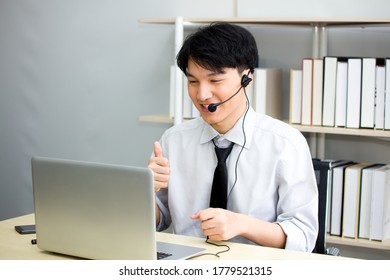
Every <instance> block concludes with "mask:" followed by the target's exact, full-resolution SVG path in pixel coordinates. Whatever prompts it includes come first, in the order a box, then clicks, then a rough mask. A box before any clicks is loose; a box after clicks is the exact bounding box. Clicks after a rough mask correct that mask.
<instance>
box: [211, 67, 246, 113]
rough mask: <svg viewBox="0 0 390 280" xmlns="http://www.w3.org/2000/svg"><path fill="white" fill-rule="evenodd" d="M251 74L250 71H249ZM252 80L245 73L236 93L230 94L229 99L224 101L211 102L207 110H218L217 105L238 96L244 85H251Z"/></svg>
mask: <svg viewBox="0 0 390 280" xmlns="http://www.w3.org/2000/svg"><path fill="white" fill-rule="evenodd" d="M250 72H251V71H250ZM248 74H249V73H248ZM251 81H252V79H251V78H250V77H249V76H248V75H243V76H242V78H241V87H240V88H239V89H238V90H237V92H236V93H235V94H233V95H232V96H230V97H229V98H228V99H226V100H225V101H222V102H218V103H212V104H210V105H209V106H208V107H207V110H209V112H211V113H213V112H215V111H216V110H217V107H218V106H219V105H222V104H223V103H225V102H228V101H229V100H230V99H232V98H233V97H234V96H236V95H237V94H238V93H239V92H240V90H241V89H242V88H243V87H244V88H245V87H246V86H247V85H249V83H250V82H251Z"/></svg>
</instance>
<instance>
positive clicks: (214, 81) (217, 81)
mask: <svg viewBox="0 0 390 280" xmlns="http://www.w3.org/2000/svg"><path fill="white" fill-rule="evenodd" d="M221 81H222V80H211V82H212V83H219V82H221Z"/></svg>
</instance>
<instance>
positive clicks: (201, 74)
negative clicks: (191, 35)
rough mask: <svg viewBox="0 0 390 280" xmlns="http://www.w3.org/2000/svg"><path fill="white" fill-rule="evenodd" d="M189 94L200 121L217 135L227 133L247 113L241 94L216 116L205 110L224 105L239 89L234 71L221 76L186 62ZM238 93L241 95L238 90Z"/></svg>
mask: <svg viewBox="0 0 390 280" xmlns="http://www.w3.org/2000/svg"><path fill="white" fill-rule="evenodd" d="M187 77H188V93H189V96H190V98H191V100H192V102H193V103H194V105H195V106H196V108H197V109H198V110H199V112H200V114H201V116H202V117H203V119H204V120H205V121H206V122H207V123H209V124H210V125H211V126H213V127H214V129H215V130H217V131H218V132H219V133H221V134H223V133H226V132H227V131H229V130H230V129H231V128H232V127H233V126H234V125H235V123H236V122H237V121H238V119H239V118H240V117H241V116H242V114H243V113H244V111H245V109H246V99H245V95H244V93H243V92H240V93H238V94H237V95H236V96H235V97H233V98H232V99H231V100H229V101H227V102H226V103H224V104H221V105H220V106H218V108H217V110H216V111H215V112H209V110H208V108H207V107H208V106H209V105H210V104H213V103H219V102H222V101H225V100H226V99H228V98H229V97H231V96H232V95H233V94H234V93H236V92H237V90H238V89H239V88H240V87H241V77H242V74H239V73H238V71H237V69H235V68H224V69H222V71H220V72H214V71H211V70H208V69H205V68H203V67H201V66H199V65H198V64H196V63H194V62H193V61H192V60H191V59H190V60H189V62H188V75H187ZM241 91H244V90H243V89H241Z"/></svg>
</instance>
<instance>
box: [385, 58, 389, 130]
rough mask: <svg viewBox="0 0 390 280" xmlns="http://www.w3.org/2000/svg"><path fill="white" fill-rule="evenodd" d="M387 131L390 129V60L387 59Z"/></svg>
mask: <svg viewBox="0 0 390 280" xmlns="http://www.w3.org/2000/svg"><path fill="white" fill-rule="evenodd" d="M385 129H390V58H386V89H385Z"/></svg>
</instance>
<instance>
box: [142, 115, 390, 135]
mask: <svg viewBox="0 0 390 280" xmlns="http://www.w3.org/2000/svg"><path fill="white" fill-rule="evenodd" d="M138 120H139V121H141V122H153V123H166V124H173V118H170V117H169V116H168V115H146V116H139V117H138ZM290 125H291V126H292V127H295V128H296V129H298V130H299V131H301V132H308V133H323V134H337V135H351V136H366V137H377V138H390V130H377V129H365V128H360V129H355V128H344V127H326V126H307V125H298V124H290Z"/></svg>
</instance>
